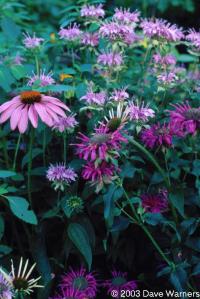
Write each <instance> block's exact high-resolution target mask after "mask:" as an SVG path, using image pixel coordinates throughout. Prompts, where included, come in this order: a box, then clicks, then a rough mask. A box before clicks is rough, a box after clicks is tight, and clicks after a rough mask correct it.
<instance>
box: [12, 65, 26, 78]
mask: <svg viewBox="0 0 200 299" xmlns="http://www.w3.org/2000/svg"><path fill="white" fill-rule="evenodd" d="M10 69H11V73H12V74H13V76H14V77H15V78H16V79H17V80H20V79H21V78H24V77H26V69H25V68H24V66H23V65H13V66H11V68H10Z"/></svg>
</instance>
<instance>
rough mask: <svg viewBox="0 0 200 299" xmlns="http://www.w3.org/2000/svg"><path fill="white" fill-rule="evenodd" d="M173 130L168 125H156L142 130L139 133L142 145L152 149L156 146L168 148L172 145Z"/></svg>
mask: <svg viewBox="0 0 200 299" xmlns="http://www.w3.org/2000/svg"><path fill="white" fill-rule="evenodd" d="M173 135H174V130H173V129H172V127H171V126H170V124H163V125H161V124H160V123H157V124H155V125H152V126H151V127H150V128H148V129H144V130H143V131H142V133H141V139H142V141H143V142H144V144H145V145H146V146H147V147H149V148H151V149H153V148H155V147H158V146H166V147H170V146H171V145H172V136H173Z"/></svg>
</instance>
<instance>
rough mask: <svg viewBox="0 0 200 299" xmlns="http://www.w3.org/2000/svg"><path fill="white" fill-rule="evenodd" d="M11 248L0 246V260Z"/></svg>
mask: <svg viewBox="0 0 200 299" xmlns="http://www.w3.org/2000/svg"><path fill="white" fill-rule="evenodd" d="M11 251H12V248H10V247H9V246H7V245H0V258H1V257H3V256H4V255H6V254H9V253H11Z"/></svg>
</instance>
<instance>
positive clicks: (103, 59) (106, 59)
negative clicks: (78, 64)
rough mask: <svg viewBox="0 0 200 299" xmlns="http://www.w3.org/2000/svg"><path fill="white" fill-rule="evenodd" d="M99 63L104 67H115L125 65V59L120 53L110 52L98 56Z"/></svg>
mask: <svg viewBox="0 0 200 299" xmlns="http://www.w3.org/2000/svg"><path fill="white" fill-rule="evenodd" d="M97 62H98V63H99V64H103V65H104V66H109V67H115V66H120V65H122V63H123V57H122V55H121V54H120V53H115V52H108V53H102V54H100V55H99V56H98V58H97Z"/></svg>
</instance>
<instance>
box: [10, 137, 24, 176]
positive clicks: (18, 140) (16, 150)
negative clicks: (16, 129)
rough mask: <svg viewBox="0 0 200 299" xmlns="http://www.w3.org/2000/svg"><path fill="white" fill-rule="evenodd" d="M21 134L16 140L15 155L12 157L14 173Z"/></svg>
mask: <svg viewBox="0 0 200 299" xmlns="http://www.w3.org/2000/svg"><path fill="white" fill-rule="evenodd" d="M21 136H22V135H21V134H19V137H18V139H17V145H16V148H15V155H14V160H13V167H12V169H13V171H15V169H16V161H17V155H18V151H19V146H20V141H21Z"/></svg>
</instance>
